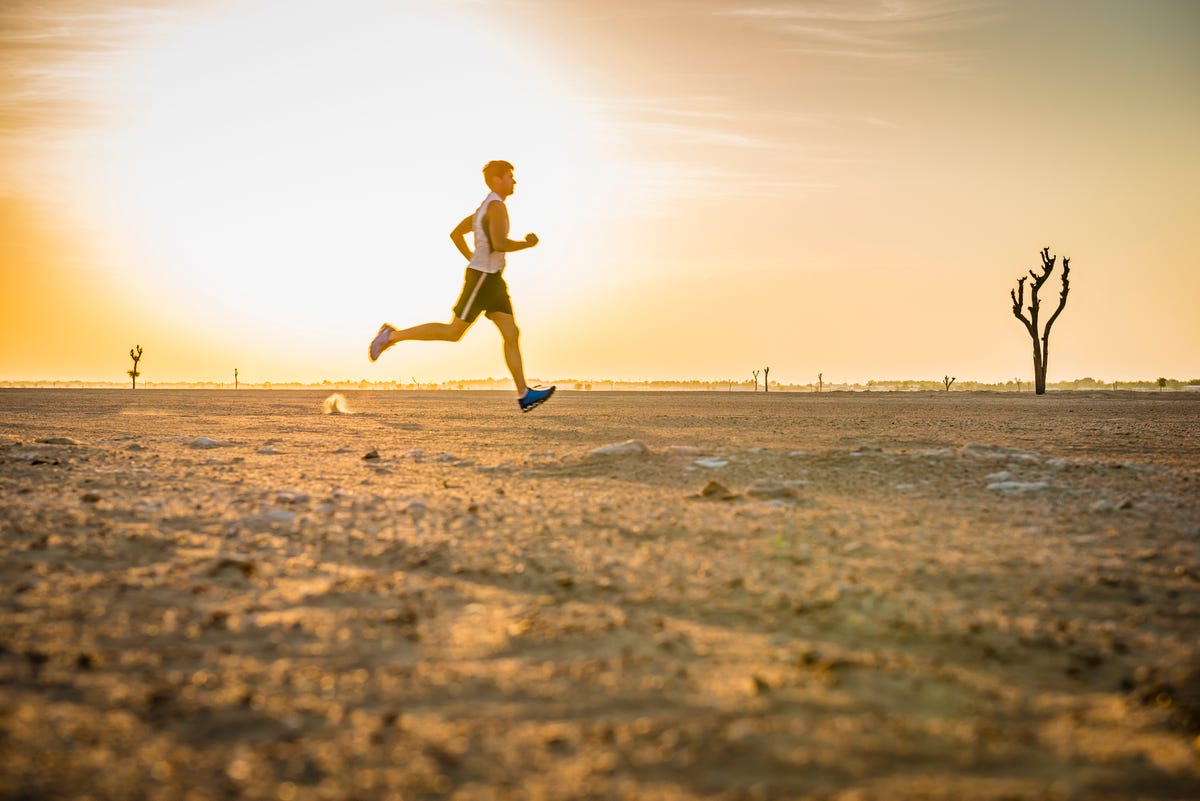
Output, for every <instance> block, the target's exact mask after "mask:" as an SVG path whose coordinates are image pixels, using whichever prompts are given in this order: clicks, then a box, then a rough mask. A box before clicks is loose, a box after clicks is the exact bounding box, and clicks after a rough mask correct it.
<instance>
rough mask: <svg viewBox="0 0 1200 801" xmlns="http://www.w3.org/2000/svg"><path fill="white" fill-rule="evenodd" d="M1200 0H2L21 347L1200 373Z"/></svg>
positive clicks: (365, 370)
mask: <svg viewBox="0 0 1200 801" xmlns="http://www.w3.org/2000/svg"><path fill="white" fill-rule="evenodd" d="M1198 41H1200V3H1196V2H1194V1H1193V0H1178V1H1175V0H1146V2H1139V3H1133V2H1125V1H1124V0H1037V1H1034V0H1028V1H1027V0H994V1H993V0H861V1H856V0H794V1H793V2H785V0H762V2H734V0H639V2H636V3H634V2H630V3H624V2H613V0H575V1H574V2H570V3H565V2H555V0H443V1H442V2H438V3H429V2H408V1H407V0H378V1H377V2H373V1H372V0H354V1H353V2H334V1H333V0H306V1H302V0H237V1H235V0H224V1H222V0H205V1H204V2H201V1H200V0H196V1H195V2H184V1H183V0H172V1H171V2H167V1H166V0H129V1H128V2H117V1H116V0H112V1H109V0H48V1H43V2H32V0H5V2H4V3H3V4H0V343H2V344H0V380H87V381H122V380H125V371H126V370H128V369H129V368H130V366H131V363H130V361H129V359H128V356H127V354H128V352H129V349H130V348H131V347H133V346H134V345H135V344H140V345H141V346H142V347H143V349H144V354H145V355H144V357H143V359H142V361H141V363H140V364H139V370H140V371H141V373H142V379H141V380H142V381H143V382H146V381H149V382H156V381H160V382H174V381H231V380H232V377H233V371H234V369H235V368H236V369H237V370H238V371H239V376H240V379H241V380H242V381H244V382H255V383H257V382H263V381H271V382H276V383H278V382H285V381H305V382H308V381H320V380H322V379H331V380H344V379H351V380H359V379H366V380H368V381H399V382H412V381H416V382H419V383H429V382H436V381H443V380H450V379H457V378H483V377H488V376H494V377H497V378H500V377H504V376H506V371H505V367H504V362H503V358H502V353H501V341H500V337H499V334H498V332H497V331H496V330H495V328H494V327H493V326H491V324H490V323H488V322H487V321H486V320H482V321H481V322H480V323H479V324H477V325H476V326H475V327H474V328H473V329H471V331H469V332H468V334H467V335H466V337H465V338H464V339H463V340H462V341H461V342H458V343H403V344H401V345H399V346H397V347H395V348H393V349H392V350H390V351H388V352H387V353H386V354H384V356H383V357H382V358H381V359H380V360H379V361H378V362H376V363H371V362H369V361H368V359H367V355H366V347H367V343H368V342H369V341H370V339H371V337H372V336H373V335H374V333H375V331H376V329H377V328H378V326H379V324H380V323H381V322H383V321H385V320H386V321H389V322H392V323H393V324H395V325H397V326H400V327H404V326H407V325H413V324H416V323H420V322H426V321H447V320H449V319H450V317H451V311H450V307H451V306H452V305H453V303H454V301H455V299H456V297H457V294H458V290H459V288H460V285H461V282H462V274H463V273H462V270H463V268H464V266H465V263H464V262H463V259H462V258H461V256H460V255H459V254H458V252H457V251H456V250H455V249H454V247H453V245H452V244H451V242H450V239H449V232H450V230H451V229H452V228H453V227H454V226H455V225H456V224H457V223H458V221H459V220H461V219H462V218H463V217H464V216H465V215H467V214H469V213H471V212H472V211H473V210H474V209H475V208H476V207H477V206H478V205H479V203H480V201H481V200H482V199H483V196H484V195H485V194H486V192H487V189H486V187H485V186H484V184H483V180H482V176H481V173H480V170H481V168H482V166H483V164H484V163H485V162H487V161H488V160H490V159H495V158H501V159H506V160H508V161H510V162H512V163H513V164H514V165H516V170H515V175H516V178H517V184H518V185H517V189H516V192H515V194H514V195H513V196H512V197H511V198H510V199H509V200H508V206H509V215H510V218H511V220H512V226H513V228H512V232H513V235H514V237H515V238H520V237H523V236H524V234H525V233H526V232H535V233H537V235H538V236H539V238H540V240H541V242H540V244H539V245H538V246H537V247H536V248H533V249H530V250H526V251H522V252H520V253H516V254H512V255H511V256H510V257H509V266H508V268H507V270H506V273H505V277H506V279H507V280H508V283H509V287H510V292H511V294H512V297H513V301H514V309H515V313H516V318H517V322H518V324H519V325H520V328H521V332H522V334H521V345H522V351H523V353H524V358H525V367H526V373H527V374H528V375H529V376H530V377H533V378H536V379H539V380H542V379H544V380H550V379H565V378H577V379H594V380H599V379H618V380H683V379H701V380H713V381H720V380H728V379H733V380H749V379H750V375H751V371H752V370H755V369H759V368H762V367H766V366H769V367H770V368H771V379H772V380H773V381H776V380H778V381H780V382H782V383H797V384H804V383H808V382H812V381H815V380H816V377H817V374H818V373H821V374H822V375H823V377H824V381H825V382H826V383H832V382H865V381H867V380H869V379H881V380H886V379H909V378H923V379H940V378H941V377H942V376H943V375H954V376H956V377H957V378H958V379H959V381H1006V380H1010V379H1016V378H1020V379H1022V380H1024V381H1027V380H1029V377H1030V376H1031V375H1032V370H1033V368H1032V357H1031V351H1032V348H1031V342H1030V339H1029V336H1028V334H1027V333H1026V331H1025V329H1024V326H1023V325H1022V324H1021V323H1020V322H1019V321H1017V320H1016V319H1015V318H1014V316H1013V314H1012V310H1011V306H1012V302H1011V300H1010V298H1009V290H1010V289H1011V288H1012V287H1014V286H1015V285H1016V281H1017V279H1018V278H1019V277H1020V276H1022V275H1025V274H1026V273H1027V271H1028V270H1030V269H1034V268H1038V267H1039V266H1040V256H1039V253H1040V251H1041V250H1042V248H1044V247H1048V248H1049V249H1050V253H1051V254H1053V255H1055V256H1056V257H1057V258H1058V262H1057V264H1056V271H1055V275H1054V277H1052V278H1051V280H1050V282H1049V284H1048V285H1047V287H1046V289H1045V290H1043V295H1044V296H1045V298H1044V300H1045V305H1044V306H1043V308H1044V309H1045V308H1046V307H1047V306H1049V307H1051V308H1052V307H1053V305H1054V304H1055V302H1056V300H1057V296H1058V275H1059V273H1060V272H1061V263H1062V260H1063V259H1067V258H1069V259H1070V266H1071V273H1070V278H1071V284H1070V294H1069V297H1068V301H1067V306H1066V309H1065V310H1064V312H1063V313H1062V315H1061V316H1060V317H1059V319H1058V321H1057V322H1056V323H1055V326H1054V329H1053V331H1052V334H1051V337H1050V349H1051V352H1050V363H1049V371H1048V379H1049V380H1050V381H1051V382H1053V381H1058V380H1070V379H1074V378H1081V377H1085V376H1089V377H1093V378H1097V379H1100V380H1105V381H1113V380H1120V379H1129V380H1132V379H1139V378H1140V379H1145V378H1155V377H1157V376H1167V377H1173V378H1178V379H1182V380H1187V379H1191V378H1195V377H1197V376H1200V303H1198V300H1200V237H1197V236H1196V234H1195V231H1196V226H1197V221H1198V220H1200V145H1197V143H1198V142H1200V48H1197V47H1196V46H1195V45H1196V42H1198Z"/></svg>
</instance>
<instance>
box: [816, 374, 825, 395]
mask: <svg viewBox="0 0 1200 801" xmlns="http://www.w3.org/2000/svg"><path fill="white" fill-rule="evenodd" d="M823 389H825V374H824V373H817V392H820V391H821V390H823Z"/></svg>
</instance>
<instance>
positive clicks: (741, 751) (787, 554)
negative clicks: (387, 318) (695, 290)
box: [0, 390, 1200, 801]
mask: <svg viewBox="0 0 1200 801" xmlns="http://www.w3.org/2000/svg"><path fill="white" fill-rule="evenodd" d="M325 394H326V393H320V392H237V393H234V392H172V391H143V390H139V391H137V392H131V391H67V390H57V391H55V390H47V391H41V390H4V391H0V498H2V499H3V502H2V508H0V553H2V559H0V766H2V767H0V797H3V798H6V799H35V798H85V797H86V798H92V799H139V798H148V799H149V798H153V799H160V798H161V799H177V798H178V799H183V798H187V799H221V798H262V799H267V798H270V799H279V800H280V801H291V800H292V799H325V798H329V799H335V798H336V799H341V798H359V799H374V798H396V799H399V798H404V799H420V798H443V797H448V798H454V799H500V798H511V799H553V798H611V799H642V798H663V799H696V798H723V799H742V798H745V799H804V798H812V799H839V800H840V801H852V800H853V801H862V800H864V799H880V800H881V801H884V800H887V801H890V800H891V799H964V798H969V799H996V800H997V801H999V799H1092V798H1097V799H1130V798H1146V799H1195V798H1198V797H1200V739H1198V735H1200V437H1198V436H1197V432H1198V431H1200V397H1197V396H1186V395H1181V394H1180V395H1174V396H1172V395H1166V394H1165V395H1161V396H1160V395H1158V394H1154V395H1138V396H1134V395H1120V394H1116V395H1114V394H1112V393H1096V394H1084V395H1074V394H1071V395H1067V394H1061V395H1051V396H1047V397H1044V398H1034V397H1033V396H1029V395H1023V396H1016V395H1011V394H1010V395H987V394H982V395H972V394H967V393H949V394H945V393H938V394H921V395H909V394H903V395H879V394H876V395H866V394H860V395H845V394H840V393H838V394H824V395H812V394H803V395H800V394H777V393H772V394H770V395H763V394H758V395H754V394H749V393H738V394H729V393H711V394H708V393H704V394H683V393H681V394H665V393H664V394H620V393H617V394H609V393H567V392H564V393H561V394H560V395H559V396H557V397H555V398H554V399H553V400H552V401H551V402H550V403H548V404H547V405H546V406H544V407H542V408H541V409H539V410H537V411H536V412H534V413H532V414H529V415H521V414H519V413H518V412H517V411H516V408H515V404H514V403H513V401H512V399H511V397H510V396H508V395H501V394H498V393H482V392H480V393H408V392H392V393H348V404H349V407H350V409H351V410H352V411H354V412H355V413H354V414H341V415H324V414H322V401H323V400H324V398H325ZM630 439H633V440H637V441H639V442H640V443H642V444H643V445H644V446H646V449H645V450H644V451H643V450H642V449H639V448H638V447H637V446H636V445H635V446H629V447H628V448H626V450H628V451H631V452H628V453H617V454H595V453H592V452H591V451H593V449H596V448H599V447H602V446H606V445H611V444H616V443H621V442H624V441H626V440H630ZM368 454H374V455H375V457H376V458H364V456H367V455H368Z"/></svg>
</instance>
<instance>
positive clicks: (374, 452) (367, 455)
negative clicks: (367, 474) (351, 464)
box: [363, 448, 379, 459]
mask: <svg viewBox="0 0 1200 801" xmlns="http://www.w3.org/2000/svg"><path fill="white" fill-rule="evenodd" d="M363 458H364V459H378V458H379V451H378V450H377V449H375V448H372V449H371V450H369V451H367V452H366V453H364V454H363Z"/></svg>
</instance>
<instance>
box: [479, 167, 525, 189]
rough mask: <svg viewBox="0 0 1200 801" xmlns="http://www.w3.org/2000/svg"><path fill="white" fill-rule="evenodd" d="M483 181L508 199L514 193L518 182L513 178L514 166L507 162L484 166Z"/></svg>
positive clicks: (489, 187)
mask: <svg viewBox="0 0 1200 801" xmlns="http://www.w3.org/2000/svg"><path fill="white" fill-rule="evenodd" d="M483 180H484V181H486V182H487V185H488V189H491V190H492V191H493V192H495V193H496V194H497V195H499V196H500V197H508V196H509V195H511V194H512V193H513V189H514V188H515V187H516V185H517V180H516V179H515V178H513V165H511V164H509V163H508V162H507V161H489V162H488V163H487V164H485V165H483Z"/></svg>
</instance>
